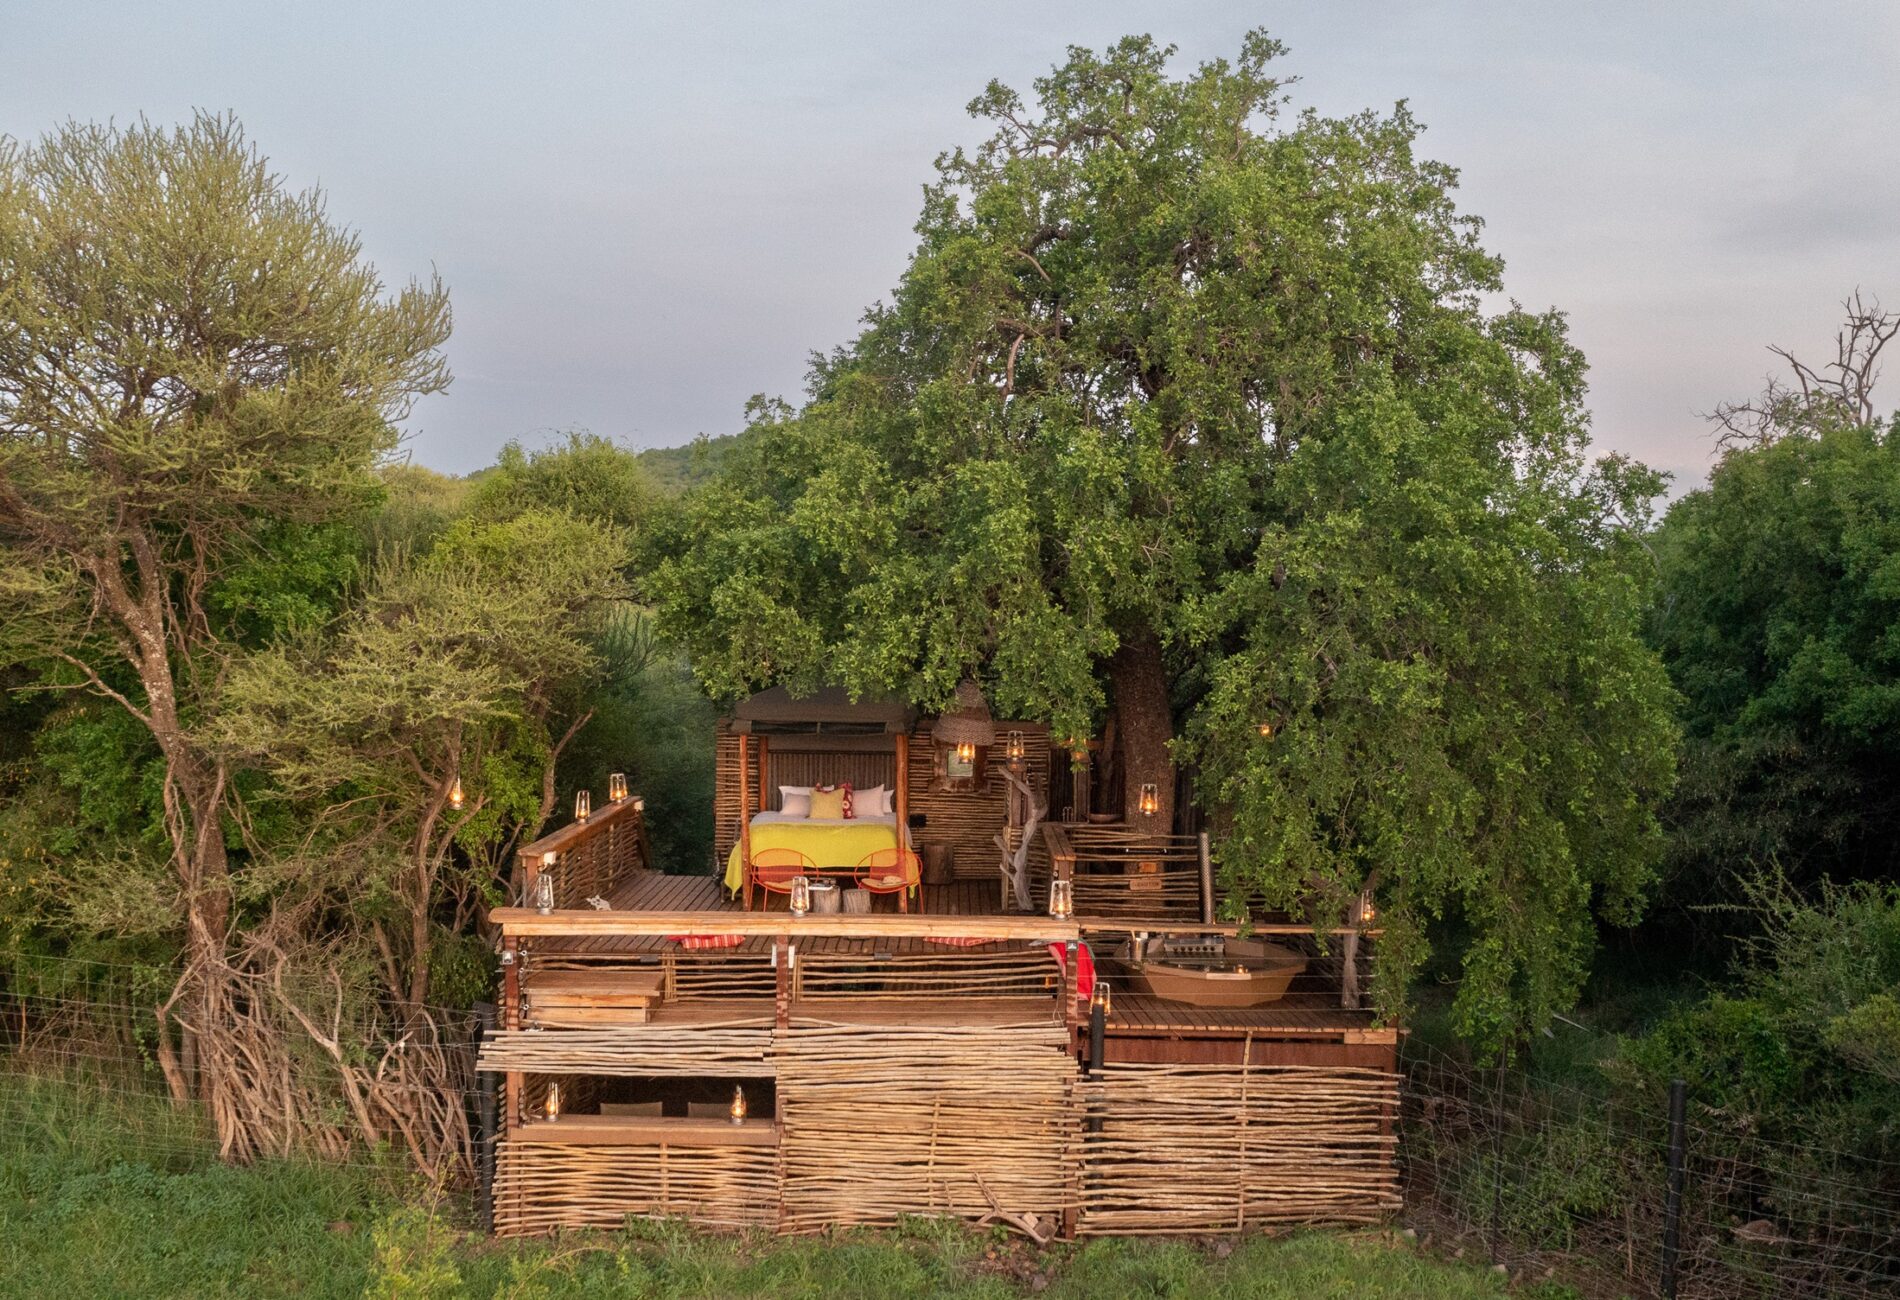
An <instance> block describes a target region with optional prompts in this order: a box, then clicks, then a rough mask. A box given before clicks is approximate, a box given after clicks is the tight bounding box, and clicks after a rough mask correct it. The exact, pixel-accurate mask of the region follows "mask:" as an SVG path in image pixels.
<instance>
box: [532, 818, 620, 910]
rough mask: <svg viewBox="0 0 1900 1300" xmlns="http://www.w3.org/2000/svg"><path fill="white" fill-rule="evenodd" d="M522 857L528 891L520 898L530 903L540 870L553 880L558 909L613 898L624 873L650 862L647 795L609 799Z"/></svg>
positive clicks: (552, 834)
mask: <svg viewBox="0 0 1900 1300" xmlns="http://www.w3.org/2000/svg"><path fill="white" fill-rule="evenodd" d="M520 859H521V879H522V881H523V882H524V884H525V886H526V890H525V894H524V896H523V898H522V899H521V900H519V901H521V902H523V903H525V904H528V905H530V906H532V905H533V903H534V900H535V889H536V886H537V882H538V881H539V879H540V878H541V876H543V875H549V876H552V877H553V879H554V905H555V907H557V908H578V907H584V906H586V904H587V900H588V899H589V898H593V897H601V898H608V897H611V896H612V893H613V891H614V890H615V889H617V888H619V886H620V885H621V883H622V882H623V881H625V880H626V879H627V877H628V876H630V875H632V874H633V873H634V872H635V871H638V870H641V869H647V870H651V869H652V867H653V849H652V846H651V844H650V843H649V842H648V840H647V822H646V800H645V799H643V798H641V797H640V796H639V795H630V796H628V797H627V798H625V799H621V800H619V801H618V802H616V803H610V804H608V805H607V806H606V807H604V808H602V809H601V810H600V811H598V812H596V813H594V814H593V815H592V816H590V817H589V818H588V819H587V820H586V821H584V822H574V823H572V824H570V825H567V826H563V827H562V828H561V829H560V830H558V831H552V832H550V833H549V834H546V835H543V836H542V837H541V838H540V839H538V840H536V841H535V842H534V843H532V844H529V845H527V846H525V847H524V848H522V849H521V850H520Z"/></svg>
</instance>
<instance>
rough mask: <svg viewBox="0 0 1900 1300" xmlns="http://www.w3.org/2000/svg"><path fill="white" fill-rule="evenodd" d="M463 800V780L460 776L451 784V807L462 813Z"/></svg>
mask: <svg viewBox="0 0 1900 1300" xmlns="http://www.w3.org/2000/svg"><path fill="white" fill-rule="evenodd" d="M462 800H463V795H462V778H461V777H460V776H459V775H458V776H457V777H456V778H455V779H454V780H453V781H451V782H449V807H451V808H453V809H455V811H456V812H461V811H462Z"/></svg>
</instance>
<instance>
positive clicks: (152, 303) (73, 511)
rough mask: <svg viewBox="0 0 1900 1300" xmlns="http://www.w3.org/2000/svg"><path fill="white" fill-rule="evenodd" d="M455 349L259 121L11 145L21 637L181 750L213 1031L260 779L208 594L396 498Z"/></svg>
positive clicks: (439, 313) (9, 593)
mask: <svg viewBox="0 0 1900 1300" xmlns="http://www.w3.org/2000/svg"><path fill="white" fill-rule="evenodd" d="M448 331H449V308H448V300H447V296H446V294H445V292H444V290H443V289H442V287H441V286H440V284H439V283H431V284H427V285H415V284H412V285H410V286H408V287H407V288H404V289H402V290H401V291H400V292H398V293H396V294H395V295H393V296H390V295H387V294H386V293H385V291H384V286H383V284H382V282H381V281H380V280H379V279H378V277H377V275H376V272H375V271H374V270H373V269H372V268H371V267H370V266H369V265H368V264H367V263H366V262H365V261H364V259H363V257H362V251H361V247H360V245H359V243H358V241H357V239H356V237H355V236H354V235H353V234H351V233H350V232H348V231H346V230H344V229H342V228H340V227H338V226H337V225H336V224H335V223H334V222H332V221H331V219H330V218H329V216H328V214H327V213H326V211H325V209H324V203H323V199H322V196H321V195H320V194H319V193H318V192H317V191H315V190H308V191H303V192H300V193H293V192H291V191H289V190H288V189H286V187H285V185H284V183H283V182H282V180H281V179H280V178H279V177H277V176H275V175H274V174H272V173H271V172H270V170H269V169H268V166H267V164H266V162H265V160H264V159H263V158H262V157H261V156H260V155H259V154H258V153H257V151H256V150H255V149H254V148H253V147H252V146H250V145H249V144H248V143H247V142H246V140H245V138H244V135H243V132H242V130H241V128H240V127H239V126H238V124H237V123H236V122H235V121H233V120H231V119H228V118H214V117H206V116H199V117H198V118H196V119H195V120H194V121H193V122H192V123H191V124H190V125H188V126H184V127H180V128H177V129H174V130H166V129H162V128H159V127H155V126H152V125H150V124H147V123H144V122H140V123H139V124H137V125H135V126H131V127H127V128H123V129H119V128H108V127H98V126H82V125H73V126H68V127H65V128H62V129H61V130H59V131H56V132H54V133H53V134H51V135H49V136H48V137H46V138H45V139H43V140H42V141H40V142H39V143H37V144H35V145H32V146H29V147H25V148H20V147H18V146H16V145H14V144H12V143H10V142H6V143H0V545H4V546H5V548H6V551H5V554H4V556H0V565H3V567H4V572H5V578H4V579H3V581H4V583H5V585H6V590H5V592H4V597H5V600H6V603H7V605H8V606H9V613H8V622H7V625H6V627H5V636H6V641H7V645H8V649H9V652H10V653H11V654H12V655H14V656H15V657H20V656H25V655H29V654H40V655H44V656H48V657H51V658H54V659H56V660H57V661H59V662H60V663H62V664H64V665H65V666H66V667H67V668H68V669H69V670H70V674H71V676H70V677H69V679H68V683H67V684H68V685H69V687H70V688H71V689H78V690H86V691H92V692H95V693H97V694H99V695H102V696H105V697H107V698H109V699H111V700H113V701H115V702H117V704H118V705H120V706H121V707H122V708H124V709H125V710H126V711H127V712H128V713H129V714H130V715H131V716H132V717H134V718H136V719H137V721H138V722H139V724H140V725H141V726H143V727H144V728H146V729H147V730H148V731H149V732H150V734H151V736H152V739H153V741H154V743H155V744H156V746H157V748H158V750H159V752H160V754H161V756H162V762H163V787H164V793H163V807H164V821H165V830H166V836H167V840H168V845H169V858H170V864H171V871H172V875H173V879H174V886H175V908H176V915H175V920H176V924H177V928H178V932H179V934H180V937H181V940H182V943H183V945H184V950H185V962H184V967H183V974H182V976H181V978H180V982H179V985H178V989H177V992H176V995H175V996H174V998H173V999H172V1002H171V1004H170V1006H171V1009H172V1011H173V1012H176V1013H177V1014H178V1015H179V1017H180V1020H179V1023H181V1024H183V1025H186V1026H188V1027H189V1026H195V1027H196V1028H197V1029H198V1030H199V1031H202V1030H203V1029H204V1027H205V1026H206V1025H207V1024H210V1023H212V1022H213V1021H215V1020H216V1019H217V1018H218V1016H219V1014H220V1013H219V1011H218V1006H219V999H220V998H221V997H222V996H223V994H222V992H221V990H220V988H219V986H218V981H219V979H220V976H219V971H220V969H221V967H222V962H223V956H224V952H225V943H226V939H227V932H228V929H229V926H230V923H231V911H232V885H231V880H230V870H229V860H228V856H227V845H226V826H225V824H224V812H225V809H226V806H227V796H228V794H229V787H230V782H231V779H232V774H231V771H230V769H229V767H228V766H227V764H226V763H225V761H224V760H223V758H221V757H220V755H219V753H218V752H217V750H216V747H215V746H214V745H212V744H211V743H209V741H208V740H207V732H206V727H207V722H208V720H209V719H210V718H211V717H213V716H214V715H215V714H216V712H217V708H218V695H219V687H220V683H221V681H222V679H223V677H224V674H225V671H226V668H227V661H228V657H229V649H230V647H229V643H228V639H227V638H226V637H225V635H224V634H223V632H222V630H221V629H222V624H221V621H220V620H219V619H217V618H215V617H213V614H212V611H210V610H209V609H208V608H207V593H209V592H211V591H213V590H214V589H215V588H216V586H217V584H218V582H219V580H220V578H221V577H222V576H223V575H224V574H225V573H226V572H227V571H228V570H229V569H230V568H231V567H232V566H233V565H235V564H238V563H240V562H241V561H242V560H243V559H244V558H245V557H246V556H247V555H248V554H249V553H251V552H252V551H253V550H255V548H256V546H257V542H258V538H259V537H260V535H261V534H262V533H263V532H264V531H265V530H267V529H270V528H273V527H278V526H281V525H283V524H286V523H292V524H294V523H299V522H302V523H314V522H318V521H322V520H326V519H331V518H334V517H337V516H339V515H342V514H347V513H349V512H350V511H352V510H353V509H356V508H358V507H360V506H362V505H364V504H366V503H368V502H369V501H371V500H372V499H373V498H374V495H375V493H376V491H377V484H376V480H375V477H374V473H373V470H374V468H375V465H376V463H377V461H378V459H379V458H380V457H381V456H382V455H383V454H384V453H386V452H388V451H389V450H390V449H391V448H392V447H393V446H394V443H395V434H394V433H393V431H392V428H391V420H392V419H394V418H396V417H399V416H400V415H401V414H402V413H403V412H404V411H405V410H406V409H407V407H408V404H409V403H410V402H411V401H412V400H413V399H414V398H415V397H416V396H417V395H419V394H422V393H427V392H433V391H436V390H439V389H441V388H442V387H444V386H445V385H446V384H447V382H448V373H447V370H446V368H445V366H444V363H443V360H442V357H441V354H440V352H439V351H438V349H439V347H440V345H441V344H442V342H443V341H444V340H445V339H446V338H447V336H448ZM160 1043H161V1048H164V1047H165V1046H166V1044H168V1043H169V1034H164V1033H162V1034H161V1039H160ZM194 1044H195V1037H194V1035H193V1034H192V1033H190V1032H187V1033H186V1034H185V1037H184V1045H185V1059H184V1062H183V1069H182V1070H180V1069H178V1068H177V1067H176V1066H175V1065H174V1064H173V1063H172V1062H171V1061H170V1059H169V1056H168V1055H167V1056H166V1061H167V1064H168V1067H170V1068H168V1075H169V1076H170V1077H171V1079H172V1083H173V1087H174V1090H175V1091H178V1092H181V1093H182V1092H184V1091H186V1090H187V1086H188V1085H187V1079H188V1076H189V1075H190V1074H191V1073H192V1070H191V1065H192V1054H193V1051H194ZM162 1054H163V1053H162ZM204 1085H205V1087H206V1088H207V1089H211V1088H213V1087H215V1086H216V1081H214V1080H206V1081H204Z"/></svg>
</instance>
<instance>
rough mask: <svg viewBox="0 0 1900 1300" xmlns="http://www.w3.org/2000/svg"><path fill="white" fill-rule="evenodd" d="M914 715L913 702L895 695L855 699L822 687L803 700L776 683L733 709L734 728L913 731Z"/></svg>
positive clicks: (837, 688)
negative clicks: (905, 700) (910, 703)
mask: <svg viewBox="0 0 1900 1300" xmlns="http://www.w3.org/2000/svg"><path fill="white" fill-rule="evenodd" d="M913 716H914V712H913V710H912V709H911V707H910V705H908V704H907V703H905V702H904V701H903V700H900V699H898V698H897V697H895V696H891V695H867V696H865V697H864V698H862V699H859V700H856V701H853V700H852V699H851V697H850V696H849V695H847V694H846V693H845V689H844V687H842V686H824V687H820V688H819V690H818V692H817V693H816V694H814V695H807V696H805V697H803V698H801V699H795V698H793V696H792V694H791V692H790V691H788V690H786V689H785V688H784V687H783V686H774V687H772V688H771V689H770V690H766V691H760V692H759V693H758V694H757V695H753V696H750V697H748V698H747V699H744V700H741V701H739V703H738V704H737V705H736V706H735V707H734V708H733V710H732V720H733V730H734V731H773V730H779V729H787V728H790V729H797V730H814V731H837V732H847V731H849V732H860V733H861V732H867V731H879V732H898V731H909V730H910V724H911V719H912V717H913Z"/></svg>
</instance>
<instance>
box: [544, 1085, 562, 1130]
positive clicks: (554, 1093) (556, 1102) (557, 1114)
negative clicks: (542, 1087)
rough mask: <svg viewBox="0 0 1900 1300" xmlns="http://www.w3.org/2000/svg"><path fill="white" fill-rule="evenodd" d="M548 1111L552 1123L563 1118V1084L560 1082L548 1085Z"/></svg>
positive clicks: (549, 1120)
mask: <svg viewBox="0 0 1900 1300" xmlns="http://www.w3.org/2000/svg"><path fill="white" fill-rule="evenodd" d="M547 1111H548V1122H549V1123H550V1124H552V1123H553V1122H554V1121H555V1120H557V1119H559V1118H561V1085H560V1084H558V1083H550V1084H549V1085H548V1105H547Z"/></svg>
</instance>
